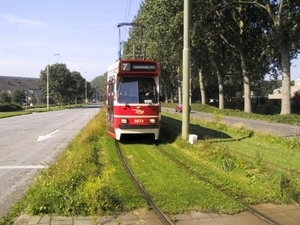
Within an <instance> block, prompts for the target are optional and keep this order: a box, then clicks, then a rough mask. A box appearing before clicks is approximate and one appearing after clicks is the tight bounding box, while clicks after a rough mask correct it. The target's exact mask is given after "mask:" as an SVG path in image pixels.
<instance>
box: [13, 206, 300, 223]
mask: <svg viewBox="0 0 300 225" xmlns="http://www.w3.org/2000/svg"><path fill="white" fill-rule="evenodd" d="M255 208H256V209H258V210H260V211H261V212H263V213H264V214H265V215H268V216H269V217H271V218H272V219H274V220H276V221H278V222H279V223H280V224H282V225H299V224H300V206H299V205H273V204H262V205H257V206H255ZM170 221H172V222H173V223H174V224H176V225H200V224H205V225H265V224H268V223H267V222H265V221H263V220H261V219H259V218H258V217H256V216H255V215H254V214H252V213H250V212H242V213H239V214H235V215H225V214H217V213H201V212H195V211H193V212H189V213H185V214H178V215H172V216H170ZM96 224H99V225H100V224H103V225H104V224H105V225H145V224H146V225H159V224H162V223H161V222H160V220H159V219H158V218H157V217H156V215H155V213H154V212H153V211H138V212H132V213H128V214H123V215H119V216H108V217H100V216H95V217H94V218H93V217H80V216H78V217H62V216H49V215H44V216H32V217H31V216H29V215H21V216H20V217H19V218H17V219H16V221H15V223H14V225H96Z"/></svg>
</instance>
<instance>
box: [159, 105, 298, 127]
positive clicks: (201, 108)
mask: <svg viewBox="0 0 300 225" xmlns="http://www.w3.org/2000/svg"><path fill="white" fill-rule="evenodd" d="M176 105H177V103H163V104H162V106H163V107H169V108H173V109H175V106H176ZM192 110H193V111H198V112H205V113H212V114H214V115H224V116H233V117H241V118H245V119H255V120H263V121H268V122H275V123H285V124H291V125H300V115H297V114H290V115H279V114H277V115H262V114H257V113H244V112H243V111H240V110H233V109H223V110H220V109H218V108H216V107H213V106H209V105H203V104H200V103H193V104H192Z"/></svg>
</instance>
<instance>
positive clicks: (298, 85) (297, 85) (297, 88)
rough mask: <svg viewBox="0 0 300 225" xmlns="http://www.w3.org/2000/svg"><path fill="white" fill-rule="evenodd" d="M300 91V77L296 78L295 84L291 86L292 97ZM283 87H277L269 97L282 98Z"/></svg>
mask: <svg viewBox="0 0 300 225" xmlns="http://www.w3.org/2000/svg"><path fill="white" fill-rule="evenodd" d="M297 91H300V79H296V80H295V84H294V86H291V98H292V97H293V96H294V94H295V92H297ZM281 93H282V87H280V88H277V89H275V90H274V91H273V94H270V95H269V99H281V98H282V96H281Z"/></svg>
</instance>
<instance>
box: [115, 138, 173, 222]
mask: <svg viewBox="0 0 300 225" xmlns="http://www.w3.org/2000/svg"><path fill="white" fill-rule="evenodd" d="M115 146H116V150H117V153H118V156H119V158H120V160H121V162H122V164H123V166H124V168H125V170H126V171H127V173H128V174H129V176H130V178H131V179H132V181H133V182H134V184H135V185H136V186H137V188H138V189H139V190H140V191H141V193H142V194H143V195H144V197H145V198H146V200H147V202H148V204H149V205H150V206H151V208H152V209H153V211H154V212H155V214H156V215H157V217H158V218H159V219H160V221H161V222H162V224H164V225H172V224H173V223H171V221H170V220H169V218H168V217H167V216H166V215H165V214H164V213H163V212H162V210H161V209H160V208H159V207H158V206H157V205H156V204H155V202H154V201H153V199H152V198H151V196H150V195H149V194H148V192H147V191H146V189H145V188H144V187H143V186H142V185H141V183H140V182H139V181H138V179H137V178H136V177H135V176H134V174H133V172H132V170H131V169H130V167H129V165H128V164H127V162H126V160H125V158H124V156H123V154H122V151H121V148H120V146H119V142H118V141H117V140H116V141H115Z"/></svg>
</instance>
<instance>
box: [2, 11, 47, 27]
mask: <svg viewBox="0 0 300 225" xmlns="http://www.w3.org/2000/svg"><path fill="white" fill-rule="evenodd" d="M3 18H4V19H5V20H6V21H8V22H11V23H22V24H28V25H33V26H46V24H45V23H43V22H40V21H36V20H27V19H22V18H18V17H15V16H13V15H8V14H5V15H3Z"/></svg>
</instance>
